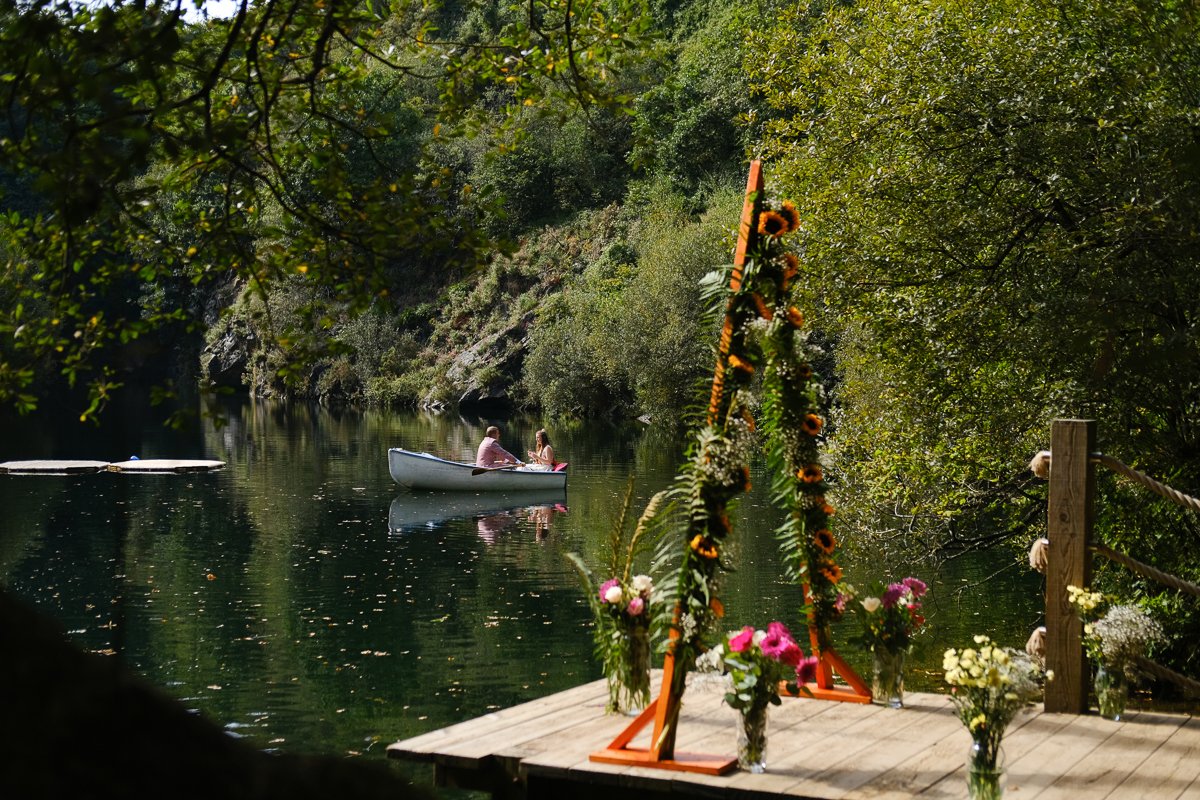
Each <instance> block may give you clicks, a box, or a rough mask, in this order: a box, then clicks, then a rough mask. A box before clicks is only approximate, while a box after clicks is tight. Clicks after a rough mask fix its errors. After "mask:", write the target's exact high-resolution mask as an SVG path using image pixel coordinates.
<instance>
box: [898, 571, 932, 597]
mask: <svg viewBox="0 0 1200 800" xmlns="http://www.w3.org/2000/svg"><path fill="white" fill-rule="evenodd" d="M901 583H903V584H904V585H905V586H907V587H908V590H909V591H910V592H912V596H913V597H920V596H921V595H923V594H925V592H926V590H927V589H928V588H929V587H928V586H926V585H925V581H923V580H921V579H920V578H914V577H912V576H909V577H907V578H905V579H904V580H903V581H901Z"/></svg>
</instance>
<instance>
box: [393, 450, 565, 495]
mask: <svg viewBox="0 0 1200 800" xmlns="http://www.w3.org/2000/svg"><path fill="white" fill-rule="evenodd" d="M475 469H476V467H475V465H474V464H470V463H466V464H464V463H463V462H461V461H447V460H446V459H444V458H438V457H437V456H431V455H430V454H429V453H413V452H410V451H408V450H402V449H400V448H399V447H393V448H390V449H389V450H388V471H389V472H391V473H392V480H394V481H395V482H396V483H398V484H400V485H401V486H404V487H406V488H409V489H443V490H452V491H474V492H508V491H529V490H538V489H565V488H566V486H567V473H566V472H549V471H547V470H534V469H523V468H519V467H514V468H512V469H507V468H506V469H493V470H489V471H487V472H483V473H480V474H479V475H473V474H472V472H473V471H474V470H475Z"/></svg>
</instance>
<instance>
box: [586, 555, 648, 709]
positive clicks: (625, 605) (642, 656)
mask: <svg viewBox="0 0 1200 800" xmlns="http://www.w3.org/2000/svg"><path fill="white" fill-rule="evenodd" d="M653 594H654V581H653V580H652V579H651V578H650V576H649V575H634V576H633V578H632V579H630V581H629V583H628V584H624V583H622V582H621V580H620V579H619V578H610V579H609V580H607V581H605V582H604V583H602V584H601V585H600V590H599V591H598V592H597V602H598V604H599V605H598V612H599V613H598V614H597V615H596V616H597V625H596V640H597V646H598V647H599V648H600V649H602V651H603V653H604V660H605V669H604V674H605V676H606V677H607V678H608V690H609V691H608V706H607V707H606V709H605V710H606V711H608V712H610V713H612V712H616V713H623V712H627V711H633V710H636V709H640V708H644V707H645V706H646V705H647V704H648V703H649V702H650V600H651V597H652V596H653Z"/></svg>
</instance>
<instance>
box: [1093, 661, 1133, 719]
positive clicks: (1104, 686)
mask: <svg viewBox="0 0 1200 800" xmlns="http://www.w3.org/2000/svg"><path fill="white" fill-rule="evenodd" d="M1093 688H1094V689H1095V690H1096V707H1097V708H1098V709H1099V711H1100V716H1102V717H1105V718H1107V719H1111V720H1113V721H1114V722H1118V721H1120V719H1121V717H1122V716H1124V714H1125V705H1126V703H1128V702H1129V682H1128V681H1127V680H1125V673H1124V672H1123V671H1122V670H1119V669H1109V668H1107V667H1105V666H1104V664H1098V665H1097V666H1096V679H1095V682H1094V684H1093Z"/></svg>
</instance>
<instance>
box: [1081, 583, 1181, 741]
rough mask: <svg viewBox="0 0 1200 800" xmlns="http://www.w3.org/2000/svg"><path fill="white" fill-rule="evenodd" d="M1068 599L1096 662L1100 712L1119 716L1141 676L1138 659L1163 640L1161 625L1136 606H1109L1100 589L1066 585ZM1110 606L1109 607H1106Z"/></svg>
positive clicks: (1106, 715) (1088, 650)
mask: <svg viewBox="0 0 1200 800" xmlns="http://www.w3.org/2000/svg"><path fill="white" fill-rule="evenodd" d="M1067 601H1068V602H1069V603H1070V604H1071V606H1072V608H1074V609H1075V613H1076V614H1078V615H1079V618H1080V619H1081V620H1083V646H1084V648H1085V649H1086V650H1087V654H1088V657H1089V658H1090V659H1091V660H1092V662H1093V663H1094V664H1095V665H1096V679H1095V690H1096V704H1097V705H1098V706H1099V708H1100V713H1101V715H1103V716H1105V717H1108V718H1109V719H1114V720H1117V719H1120V718H1121V715H1122V714H1124V713H1125V703H1126V700H1127V699H1128V697H1129V684H1130V683H1131V682H1132V683H1136V682H1137V681H1138V680H1139V679H1140V678H1141V672H1140V670H1139V669H1138V664H1137V662H1138V659H1139V658H1141V657H1144V656H1145V655H1146V652H1147V651H1148V650H1149V648H1150V646H1151V645H1153V644H1156V643H1158V642H1161V641H1162V640H1163V630H1162V626H1161V625H1159V624H1158V623H1157V622H1156V621H1155V620H1154V619H1153V618H1152V617H1151V616H1150V615H1149V614H1147V613H1146V612H1145V611H1143V610H1142V609H1141V608H1138V607H1137V606H1134V605H1116V606H1111V607H1108V603H1107V600H1106V599H1105V597H1104V595H1102V594H1101V593H1100V592H1091V591H1088V590H1087V589H1086V588H1080V587H1078V586H1068V587H1067ZM1106 609H1107V610H1106Z"/></svg>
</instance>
